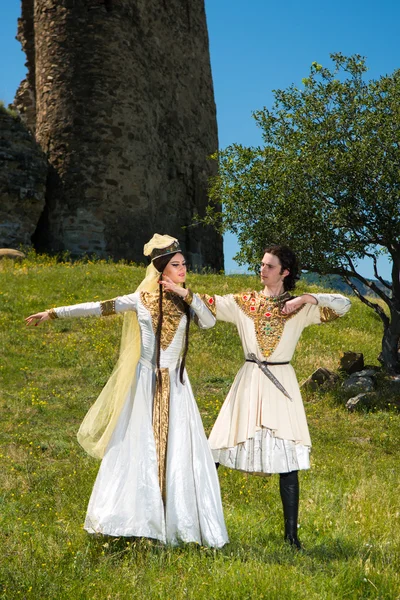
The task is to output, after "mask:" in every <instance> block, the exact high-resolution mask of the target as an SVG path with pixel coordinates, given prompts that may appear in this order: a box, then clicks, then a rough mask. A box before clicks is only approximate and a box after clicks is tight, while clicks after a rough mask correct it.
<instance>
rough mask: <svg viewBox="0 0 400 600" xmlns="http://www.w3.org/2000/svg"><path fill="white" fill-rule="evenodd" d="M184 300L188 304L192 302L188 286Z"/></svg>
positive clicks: (191, 293) (191, 294)
mask: <svg viewBox="0 0 400 600" xmlns="http://www.w3.org/2000/svg"><path fill="white" fill-rule="evenodd" d="M184 301H185V302H186V304H189V306H190V305H191V304H192V302H193V292H192V290H191V289H190V288H188V293H187V295H186V296H185V298H184Z"/></svg>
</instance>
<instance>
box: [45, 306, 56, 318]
mask: <svg viewBox="0 0 400 600" xmlns="http://www.w3.org/2000/svg"><path fill="white" fill-rule="evenodd" d="M46 312H47V314H48V315H49V317H50V319H58V314H57V313H56V311H55V310H54V308H49V310H47V311H46Z"/></svg>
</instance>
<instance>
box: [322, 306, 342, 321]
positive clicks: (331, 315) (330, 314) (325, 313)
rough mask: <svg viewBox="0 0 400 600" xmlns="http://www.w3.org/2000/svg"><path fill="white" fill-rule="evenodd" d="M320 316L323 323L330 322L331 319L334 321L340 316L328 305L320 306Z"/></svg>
mask: <svg viewBox="0 0 400 600" xmlns="http://www.w3.org/2000/svg"><path fill="white" fill-rule="evenodd" d="M319 318H320V319H321V323H329V321H334V320H335V319H338V318H339V315H338V314H337V312H335V311H334V310H333V309H332V308H329V307H328V306H320V307H319Z"/></svg>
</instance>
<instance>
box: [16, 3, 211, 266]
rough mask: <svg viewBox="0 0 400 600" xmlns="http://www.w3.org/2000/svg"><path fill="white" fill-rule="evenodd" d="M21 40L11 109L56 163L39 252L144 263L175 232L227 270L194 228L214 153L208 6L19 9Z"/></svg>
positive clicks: (200, 259) (206, 233)
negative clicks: (160, 237)
mask: <svg viewBox="0 0 400 600" xmlns="http://www.w3.org/2000/svg"><path fill="white" fill-rule="evenodd" d="M18 39H19V40H20V42H21V44H22V47H23V49H24V51H25V53H26V56H27V63H26V64H27V68H28V74H27V78H26V80H24V81H23V82H22V84H21V86H20V88H19V90H18V92H17V96H16V100H15V105H16V106H17V108H18V110H19V112H20V114H21V115H22V118H23V120H24V121H25V123H26V125H27V126H28V128H29V129H30V130H31V131H33V132H35V136H36V140H37V141H38V143H39V144H40V146H41V148H42V149H43V151H44V152H45V154H46V156H47V158H48V161H49V165H50V168H49V175H48V180H47V192H46V206H45V209H44V211H43V213H42V214H41V217H40V220H39V223H38V226H37V228H36V232H35V234H34V236H33V241H34V244H35V246H36V247H38V248H39V249H41V250H51V251H61V250H69V251H71V253H72V254H73V255H81V254H84V253H96V254H97V255H99V256H112V257H114V258H116V259H119V258H126V259H130V260H136V261H142V260H143V255H142V250H143V244H144V243H145V242H146V241H147V240H148V239H149V238H150V237H151V235H152V234H153V233H154V232H158V233H168V234H170V235H173V236H176V237H178V238H179V239H180V241H181V243H182V245H183V247H184V249H185V250H186V253H187V255H188V258H189V261H190V262H191V263H192V265H195V266H204V265H208V266H211V267H213V268H215V269H220V268H222V267H223V253H222V239H221V237H220V236H219V235H218V234H217V233H215V231H214V230H213V229H211V228H208V227H203V226H194V225H193V217H194V216H196V215H198V214H199V215H203V214H204V210H205V206H206V204H207V188H208V181H209V178H210V176H212V175H213V174H214V173H215V165H213V164H212V162H211V161H210V160H209V158H208V157H209V156H210V154H212V153H213V152H215V151H216V150H217V146H218V140H217V126H216V110H215V102H214V94H213V84H212V77H211V68H210V57H209V46H208V33H207V24H206V16H205V10H204V0H22V16H21V19H20V20H19V26H18ZM182 228H183V229H182Z"/></svg>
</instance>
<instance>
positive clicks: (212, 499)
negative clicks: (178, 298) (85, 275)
mask: <svg viewBox="0 0 400 600" xmlns="http://www.w3.org/2000/svg"><path fill="white" fill-rule="evenodd" d="M157 298H158V293H156V294H146V293H145V292H141V293H134V294H130V295H127V296H120V297H118V298H116V299H115V312H117V313H121V312H124V311H127V310H134V311H136V313H137V318H138V322H139V326H140V333H141V358H140V361H139V363H138V366H137V372H136V380H135V384H134V386H132V388H131V389H130V391H129V393H128V396H127V398H126V401H125V404H124V406H123V409H122V412H121V414H120V416H119V419H118V422H117V425H116V427H115V430H114V432H113V434H112V437H111V440H110V442H109V444H108V446H107V450H106V453H105V455H104V458H103V460H102V462H101V465H100V469H99V472H98V475H97V478H96V481H95V484H94V487H93V491H92V495H91V497H90V501H89V505H88V510H87V515H86V519H85V525H84V527H85V529H86V530H87V531H88V532H90V533H102V534H106V535H112V536H139V537H148V538H155V539H157V540H160V541H162V542H164V543H169V544H177V543H179V542H197V543H198V544H201V545H205V546H212V547H217V548H218V547H221V546H223V545H224V544H226V543H227V542H228V541H229V540H228V535H227V531H226V528H225V523H224V517H223V511H222V504H221V496H220V488H219V481H218V477H217V472H216V469H215V464H214V460H213V458H212V454H211V451H210V448H209V445H208V441H207V438H206V436H205V433H204V429H203V424H202V421H201V418H200V414H199V411H198V408H197V405H196V401H195V399H194V396H193V392H192V389H191V386H190V382H189V379H188V377H187V375H186V372H185V375H184V381H185V383H184V385H183V384H182V383H181V382H180V380H179V365H180V356H181V353H182V348H183V344H184V339H185V326H186V318H187V317H186V315H185V314H184V313H182V314H181V316H179V318H178V319H176V318H175V321H173V320H170V319H169V318H168V310H167V306H165V309H164V311H167V312H164V320H165V322H166V326H167V329H168V333H167V338H164V342H165V340H167V343H168V346H167V347H166V348H165V349H162V348H161V356H160V368H167V369H168V370H169V375H170V404H169V428H168V442H167V457H166V498H165V504H164V502H163V499H162V495H161V491H160V485H159V478H158V462H157V453H156V447H155V440H154V434H153V426H152V411H153V397H154V391H155V350H156V346H155V342H156V338H155V334H154V323H155V322H156V319H155V317H156V315H155V311H156V310H157V306H158V300H157ZM55 312H56V314H57V316H58V317H61V318H62V317H80V316H89V315H97V316H100V315H101V303H100V302H90V303H85V304H80V305H75V306H69V307H62V308H57V309H55ZM190 312H191V315H192V316H194V315H196V317H197V318H196V322H197V323H198V324H199V326H200V327H203V328H207V327H212V326H213V325H214V323H215V320H214V317H213V316H212V314H211V313H210V312H209V310H208V309H207V307H206V306H205V305H204V304H203V302H202V301H201V300H200V299H199V297H198V296H196V295H194V296H193V301H192V304H191V307H190ZM168 336H169V337H168ZM164 346H165V344H164Z"/></svg>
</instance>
